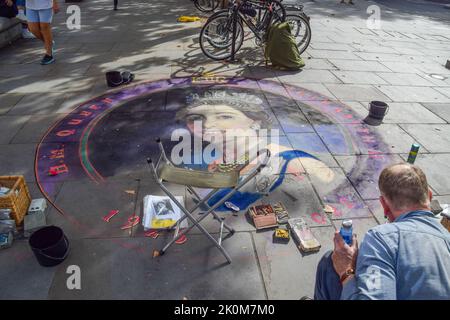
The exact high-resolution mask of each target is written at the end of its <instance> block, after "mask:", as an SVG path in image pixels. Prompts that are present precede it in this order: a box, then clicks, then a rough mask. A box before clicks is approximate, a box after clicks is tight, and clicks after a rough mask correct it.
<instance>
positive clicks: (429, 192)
mask: <svg viewBox="0 0 450 320" xmlns="http://www.w3.org/2000/svg"><path fill="white" fill-rule="evenodd" d="M428 199H430V202H431V200H432V199H433V192H431V189H430V188H428Z"/></svg>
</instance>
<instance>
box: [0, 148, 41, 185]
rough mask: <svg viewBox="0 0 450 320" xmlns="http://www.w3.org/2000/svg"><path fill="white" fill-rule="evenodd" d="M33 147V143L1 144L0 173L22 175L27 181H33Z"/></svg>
mask: <svg viewBox="0 0 450 320" xmlns="http://www.w3.org/2000/svg"><path fill="white" fill-rule="evenodd" d="M35 149H36V145H35V144H7V145H1V148H0V163H1V172H2V175H4V176H12V175H23V176H25V179H26V180H27V181H34V153H35Z"/></svg>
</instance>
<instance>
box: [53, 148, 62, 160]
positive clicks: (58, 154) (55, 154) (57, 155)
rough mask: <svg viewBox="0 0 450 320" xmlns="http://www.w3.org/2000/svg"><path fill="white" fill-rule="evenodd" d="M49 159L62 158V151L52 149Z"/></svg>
mask: <svg viewBox="0 0 450 320" xmlns="http://www.w3.org/2000/svg"><path fill="white" fill-rule="evenodd" d="M50 153H51V155H50V159H60V158H64V149H54V150H51V151H50Z"/></svg>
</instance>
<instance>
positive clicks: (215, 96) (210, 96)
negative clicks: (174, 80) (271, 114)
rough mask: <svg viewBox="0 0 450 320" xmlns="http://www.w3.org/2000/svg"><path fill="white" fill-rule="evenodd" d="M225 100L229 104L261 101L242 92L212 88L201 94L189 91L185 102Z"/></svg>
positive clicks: (259, 102) (260, 102)
mask: <svg viewBox="0 0 450 320" xmlns="http://www.w3.org/2000/svg"><path fill="white" fill-rule="evenodd" d="M205 100H207V101H215V100H216V101H220V102H223V101H226V102H229V103H230V104H242V103H251V104H262V103H263V101H262V99H261V98H258V97H257V96H254V95H251V94H248V93H244V92H227V91H224V90H214V91H206V92H204V93H203V94H198V93H191V94H189V95H188V96H187V97H186V102H187V103H188V104H193V103H197V102H202V101H205Z"/></svg>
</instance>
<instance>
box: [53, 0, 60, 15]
mask: <svg viewBox="0 0 450 320" xmlns="http://www.w3.org/2000/svg"><path fill="white" fill-rule="evenodd" d="M58 12H59V4H58V2H57V1H56V0H53V13H55V14H57V13H58Z"/></svg>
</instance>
